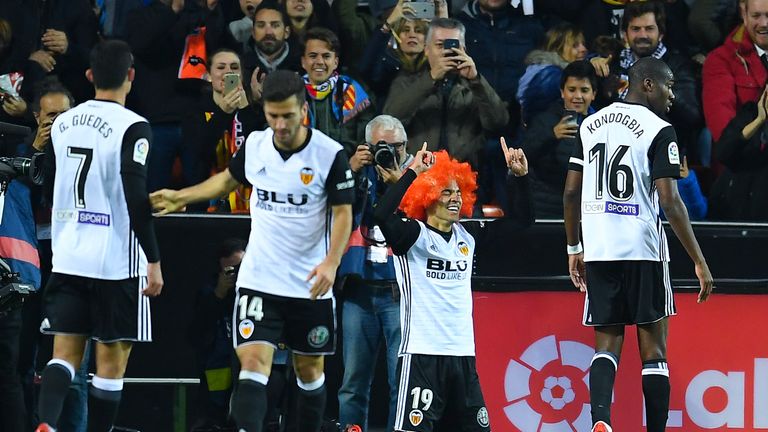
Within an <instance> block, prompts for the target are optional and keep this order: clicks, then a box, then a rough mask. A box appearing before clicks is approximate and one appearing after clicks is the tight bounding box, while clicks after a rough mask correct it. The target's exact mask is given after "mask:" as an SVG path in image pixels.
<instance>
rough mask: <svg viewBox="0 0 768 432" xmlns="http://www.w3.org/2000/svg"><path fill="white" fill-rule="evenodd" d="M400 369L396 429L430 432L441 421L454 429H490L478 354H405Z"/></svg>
mask: <svg viewBox="0 0 768 432" xmlns="http://www.w3.org/2000/svg"><path fill="white" fill-rule="evenodd" d="M397 368H398V371H399V375H400V385H399V388H398V393H397V411H396V414H395V430H396V431H408V432H410V431H414V432H427V431H432V430H433V429H434V427H435V425H436V424H438V423H442V424H450V428H449V430H452V431H464V432H467V431H483V432H488V431H490V430H491V426H490V422H489V421H488V410H487V409H486V407H485V400H484V399H483V393H482V391H481V390H480V379H479V378H478V376H477V368H476V367H475V357H457V356H438V355H426V354H403V355H402V356H400V359H399V360H398V362H397ZM446 420H448V421H446ZM457 425H458V426H459V427H457Z"/></svg>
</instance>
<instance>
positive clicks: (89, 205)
mask: <svg viewBox="0 0 768 432" xmlns="http://www.w3.org/2000/svg"><path fill="white" fill-rule="evenodd" d="M139 122H146V120H145V119H144V118H142V117H141V116H139V115H137V114H135V113H133V112H132V111H130V110H128V109H126V108H124V107H123V106H122V105H120V104H118V103H115V102H109V101H100V100H92V101H88V102H85V103H82V104H80V105H78V106H77V107H75V108H73V109H71V110H69V111H67V112H64V113H62V114H61V115H59V116H58V117H57V118H56V121H55V122H54V124H53V127H52V128H51V141H52V145H53V150H54V153H55V158H56V160H55V162H56V177H55V182H54V189H53V209H52V211H53V213H52V215H51V218H52V232H51V235H52V248H53V271H54V272H56V273H65V274H72V275H77V276H84V277H91V278H99V279H110V280H117V279H126V278H130V277H137V276H143V275H146V256H145V255H144V252H143V251H142V249H141V247H140V246H139V243H138V240H137V239H136V237H135V235H134V233H133V231H132V230H131V227H130V221H129V218H128V209H127V204H126V199H125V193H124V190H123V183H122V178H121V160H122V157H123V155H122V152H123V151H124V150H123V137H124V135H125V133H126V130H128V128H130V127H131V126H132V125H134V124H136V123H139ZM129 151H131V152H132V157H133V159H134V160H143V161H144V162H145V161H146V157H147V153H148V152H149V142H146V140H140V141H137V142H136V143H135V145H133V146H132V147H131V148H130V149H129Z"/></svg>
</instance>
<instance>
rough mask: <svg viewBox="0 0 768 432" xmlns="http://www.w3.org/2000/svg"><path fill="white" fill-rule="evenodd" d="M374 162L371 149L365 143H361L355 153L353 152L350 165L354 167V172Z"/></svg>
mask: <svg viewBox="0 0 768 432" xmlns="http://www.w3.org/2000/svg"><path fill="white" fill-rule="evenodd" d="M372 163H373V154H371V150H370V149H369V148H368V146H367V145H365V144H360V145H359V146H357V150H356V151H355V154H353V155H352V157H351V158H349V167H350V168H351V169H352V171H353V172H360V170H361V169H363V167H364V166H366V165H370V164H372Z"/></svg>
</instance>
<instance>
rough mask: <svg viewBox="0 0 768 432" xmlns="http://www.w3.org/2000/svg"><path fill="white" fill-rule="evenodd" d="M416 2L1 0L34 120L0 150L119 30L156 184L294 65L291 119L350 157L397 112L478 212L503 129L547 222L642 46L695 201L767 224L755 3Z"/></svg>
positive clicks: (181, 181) (765, 23) (488, 202)
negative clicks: (468, 180) (372, 127)
mask: <svg viewBox="0 0 768 432" xmlns="http://www.w3.org/2000/svg"><path fill="white" fill-rule="evenodd" d="M420 11H421V9H417V8H416V7H415V5H414V4H411V3H410V2H408V1H405V0H371V1H370V2H366V3H358V1H357V0H332V1H328V0H281V1H278V0H90V1H89V0H33V1H24V0H4V1H2V2H0V122H4V123H11V124H14V125H20V126H26V127H29V128H30V129H31V130H32V132H31V134H30V136H29V137H27V138H26V140H25V139H23V137H21V138H18V137H15V136H10V135H4V136H2V138H0V140H1V141H2V144H3V148H4V149H13V150H12V151H8V152H6V153H4V154H3V156H18V155H29V154H31V153H32V152H33V151H44V148H45V146H46V142H47V141H48V140H49V138H48V135H47V134H48V133H49V129H50V123H51V122H52V120H53V117H55V115H50V113H49V112H48V111H49V110H47V109H46V107H45V106H43V107H42V108H43V109H41V101H40V99H39V97H36V96H35V93H36V92H35V89H38V88H40V87H41V85H42V86H46V85H47V86H50V85H51V83H52V82H54V80H55V83H56V84H55V85H61V86H63V88H64V89H66V90H67V91H68V93H67V97H66V98H64V100H63V102H67V103H68V106H67V108H69V102H70V100H69V97H70V96H69V95H70V94H71V97H72V100H71V104H72V106H74V104H78V103H81V102H84V101H86V100H88V99H89V98H92V97H93V90H92V86H91V85H90V83H88V81H87V79H86V75H85V71H86V69H87V68H88V55H89V52H90V50H91V49H92V48H93V46H94V45H95V44H96V43H97V42H98V41H99V40H101V39H109V38H120V39H124V40H125V41H127V42H128V44H129V45H130V46H131V49H132V52H133V55H134V68H135V70H136V78H135V81H134V82H133V89H132V91H131V93H130V95H129V99H128V101H127V107H128V108H130V109H132V110H133V111H135V112H137V113H138V114H140V115H142V116H144V117H145V118H147V119H148V120H149V121H150V124H151V126H152V132H153V145H152V148H151V154H150V157H149V165H148V188H149V189H150V191H149V192H151V191H153V190H157V189H160V188H165V187H184V186H189V185H192V184H197V183H199V182H201V181H202V180H204V179H205V178H207V177H209V176H211V175H213V174H215V173H217V172H220V171H222V170H223V169H225V168H226V167H227V165H228V162H229V160H230V159H231V158H232V156H233V155H234V153H235V152H236V151H237V150H238V148H239V147H240V145H241V144H242V143H243V142H244V140H245V139H246V138H247V136H248V135H249V134H250V132H252V131H255V130H262V129H264V128H266V127H267V125H266V120H265V116H264V113H263V111H262V106H261V92H262V83H263V82H264V78H265V77H266V75H268V74H269V73H272V72H273V71H275V70H277V69H288V70H293V71H295V72H296V73H298V74H300V75H302V76H303V77H304V81H305V84H306V89H307V100H308V104H309V110H308V115H307V118H306V119H304V124H306V125H309V126H312V127H314V128H316V129H318V130H320V131H322V132H323V133H325V134H327V135H328V136H330V137H331V138H333V139H335V140H337V141H338V142H340V143H341V144H342V145H343V146H344V148H345V150H346V151H347V153H348V156H349V158H350V159H354V157H355V153H356V152H358V148H359V146H360V145H362V144H366V141H367V138H366V133H365V127H366V125H367V124H368V123H369V121H370V120H371V119H373V118H374V117H376V116H377V115H379V114H387V115H390V116H392V117H394V118H395V119H397V120H399V121H400V122H402V125H403V126H404V127H405V132H406V134H407V136H408V137H409V139H408V141H407V143H405V144H404V147H405V151H407V153H410V154H413V153H415V152H416V151H417V150H418V149H420V148H421V146H422V143H424V142H426V143H427V145H428V149H429V150H432V151H436V150H441V149H445V150H447V151H448V152H449V153H450V154H451V155H452V156H453V157H455V158H457V159H458V160H460V161H467V162H469V163H471V164H472V166H473V168H474V169H476V170H477V171H478V173H479V179H478V182H479V186H480V190H479V191H478V204H477V205H476V210H475V214H476V215H478V216H480V215H483V214H484V213H483V212H484V210H489V207H493V206H496V207H497V209H505V208H507V200H508V199H509V197H507V194H506V192H505V190H506V186H505V181H506V180H505V179H506V176H507V168H506V166H505V165H504V163H503V160H504V159H503V157H502V156H501V154H500V149H499V146H498V142H499V137H505V139H506V141H507V142H509V143H512V145H513V146H514V147H518V148H523V149H524V150H525V152H526V154H527V155H528V158H529V159H530V164H531V166H530V168H531V177H532V181H533V183H534V185H535V187H534V191H535V192H534V201H535V202H534V205H535V208H536V212H537V217H540V218H555V219H560V218H562V199H561V196H562V189H563V185H564V179H565V175H566V171H567V161H568V156H569V155H570V151H571V149H572V148H573V146H574V145H575V142H576V133H577V128H578V125H579V124H580V123H581V122H582V121H583V120H584V118H585V117H586V116H588V115H590V114H591V113H593V112H594V111H595V110H596V109H599V108H601V107H603V106H606V105H608V104H609V103H611V102H613V101H615V100H619V99H621V98H622V97H623V95H624V93H625V92H626V89H627V80H628V77H627V70H628V68H629V67H630V66H631V65H632V64H634V63H635V62H636V61H637V60H638V59H640V58H643V57H648V56H652V57H655V58H658V59H661V60H662V61H664V62H665V63H667V65H668V66H669V67H670V68H671V70H672V71H673V73H674V76H675V81H674V87H673V93H674V95H675V101H674V105H673V107H672V109H671V111H670V112H669V114H668V119H667V120H668V121H669V122H670V123H671V124H672V125H673V126H674V127H675V129H676V132H677V135H678V138H679V141H680V142H679V143H678V144H679V145H680V148H681V151H682V153H683V156H684V158H683V160H684V161H685V162H686V163H684V164H683V165H684V167H683V170H682V171H681V179H680V181H679V188H680V190H681V194H682V195H683V197H684V199H685V201H686V204H687V206H688V210H689V212H690V214H691V218H692V219H709V220H728V221H746V220H749V221H768V199H766V198H768V149H767V146H766V144H768V129H766V126H765V123H766V119H767V118H768V105H767V104H768V96H766V81H767V80H768V54H766V51H768V0H661V1H631V0H569V1H559V0H526V1H521V0H511V1H510V0H448V1H446V0H435V1H434V11H435V12H434V15H433V16H427V17H424V16H422V15H421V12H420ZM454 40H455V41H457V42H456V44H455V45H454V44H453V43H452V42H453V41H454ZM449 41H450V43H449ZM38 93H39V92H38ZM48 102H50V101H47V100H46V101H42V103H43V104H46V103H48ZM41 113H42V114H41ZM49 117H51V118H49ZM46 128H48V129H46ZM17 139H18V143H16V142H15V141H14V140H17ZM16 144H19V146H16ZM367 144H376V143H367ZM17 148H21V149H24V150H23V151H16V149H17ZM351 164H352V165H353V166H355V165H354V163H351ZM249 196H250V190H249V189H248V188H246V187H241V188H239V189H237V190H236V191H235V192H233V193H232V194H230V196H226V197H220V199H218V200H216V201H214V202H211V203H209V204H208V205H203V206H200V207H190V208H189V209H188V211H208V212H233V213H237V212H247V211H248V205H249ZM31 197H32V198H31V200H33V201H35V200H36V199H37V198H36V197H35V194H34V193H33V194H31ZM32 204H34V205H33V206H34V207H35V208H37V206H38V204H39V203H38V202H34V203H32ZM491 210H492V209H491ZM40 213H44V212H37V213H36V216H37V217H38V219H40V218H42V219H43V221H42V222H43V223H42V226H44V225H45V220H44V219H45V216H40ZM488 214H491V212H490V211H489V213H488ZM40 222H41V220H38V223H40ZM44 231H45V230H44V229H43V230H42V231H41V232H39V233H38V236H39V237H40V236H41V235H42V237H40V238H41V239H43V240H44V239H45V234H44ZM43 252H44V251H43V250H41V254H42V253H43Z"/></svg>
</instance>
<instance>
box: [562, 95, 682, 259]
mask: <svg viewBox="0 0 768 432" xmlns="http://www.w3.org/2000/svg"><path fill="white" fill-rule="evenodd" d="M577 141H578V142H577V144H576V146H575V148H574V153H573V155H572V157H571V159H570V163H569V169H571V170H575V171H581V172H582V173H583V177H582V189H581V226H582V233H583V239H584V261H618V260H628V261H633V260H634V261H636V260H648V261H669V251H668V248H667V239H666V236H665V234H664V229H663V227H662V224H661V218H660V217H659V195H658V191H657V190H656V186H655V183H654V180H656V179H659V178H664V177H672V178H678V177H679V176H680V160H681V156H680V152H679V149H678V145H677V137H676V136H675V131H674V129H673V128H672V126H671V125H670V124H669V123H667V122H666V121H664V120H662V119H661V118H659V117H658V116H657V115H656V114H654V113H653V112H652V111H651V110H649V109H648V108H646V107H645V106H643V105H638V104H632V103H627V102H615V103H613V104H611V105H609V106H607V107H605V108H603V109H602V110H600V111H598V112H597V113H595V114H593V115H591V116H589V117H587V118H586V119H585V120H584V122H583V123H582V124H581V127H580V128H579V134H578V137H577Z"/></svg>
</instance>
